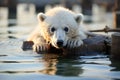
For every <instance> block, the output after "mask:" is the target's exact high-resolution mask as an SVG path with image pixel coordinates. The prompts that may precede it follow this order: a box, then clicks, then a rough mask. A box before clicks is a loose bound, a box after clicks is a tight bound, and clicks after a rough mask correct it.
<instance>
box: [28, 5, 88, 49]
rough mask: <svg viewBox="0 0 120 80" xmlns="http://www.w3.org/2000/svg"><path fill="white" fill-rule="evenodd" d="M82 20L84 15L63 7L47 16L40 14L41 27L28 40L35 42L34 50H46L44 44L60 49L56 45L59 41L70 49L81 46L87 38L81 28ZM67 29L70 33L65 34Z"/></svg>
mask: <svg viewBox="0 0 120 80" xmlns="http://www.w3.org/2000/svg"><path fill="white" fill-rule="evenodd" d="M82 19H83V15H82V14H75V13H74V12H72V11H70V10H68V9H66V8H63V7H56V8H53V9H51V10H49V11H48V12H46V13H45V14H44V13H39V14H38V20H39V26H38V28H37V29H36V30H35V31H34V32H33V33H32V36H30V37H29V39H28V40H29V41H33V42H34V46H33V50H34V51H43V50H45V49H46V48H45V47H46V46H44V44H46V43H47V42H49V43H50V44H52V45H53V46H54V47H56V48H59V47H58V46H57V44H56V42H57V40H63V41H64V42H63V46H67V47H68V48H74V47H79V46H81V45H82V44H83V41H82V40H83V39H85V38H86V37H87V35H86V34H85V33H84V31H83V30H82V28H81V27H80V26H79V23H80V22H81V21H82ZM52 27H54V28H55V31H54V32H51V31H50V29H51V28H52ZM65 27H67V28H68V32H65V30H64V28H65ZM41 38H42V39H41ZM41 47H42V48H41Z"/></svg>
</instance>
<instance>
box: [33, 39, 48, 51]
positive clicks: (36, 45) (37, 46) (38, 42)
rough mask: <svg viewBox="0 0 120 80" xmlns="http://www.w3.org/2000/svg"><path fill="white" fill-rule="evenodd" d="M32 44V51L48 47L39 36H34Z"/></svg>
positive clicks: (44, 49)
mask: <svg viewBox="0 0 120 80" xmlns="http://www.w3.org/2000/svg"><path fill="white" fill-rule="evenodd" d="M33 42H34V45H33V47H32V48H33V51H35V52H41V51H46V50H47V49H48V48H47V46H48V44H47V43H46V42H45V41H44V40H42V39H41V37H38V38H36V39H35V40H34V41H33Z"/></svg>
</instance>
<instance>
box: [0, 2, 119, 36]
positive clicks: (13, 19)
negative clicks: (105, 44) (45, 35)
mask: <svg viewBox="0 0 120 80" xmlns="http://www.w3.org/2000/svg"><path fill="white" fill-rule="evenodd" d="M119 4H120V1H119V0H0V27H1V30H0V33H5V32H6V29H5V27H7V33H8V34H9V35H12V33H14V32H19V31H21V32H20V33H21V35H23V34H24V33H25V32H27V30H28V27H29V29H31V30H32V29H33V27H35V26H36V25H37V19H36V15H37V13H39V12H46V11H47V10H49V9H51V8H53V7H54V6H59V5H60V6H64V7H66V8H69V9H70V10H73V11H74V12H76V13H83V14H84V16H85V17H84V24H83V25H84V26H85V27H87V29H89V30H90V29H101V28H104V27H105V26H106V25H107V26H109V27H110V28H116V27H119V26H120V23H119V21H120V19H119V18H118V17H119V16H120V12H119V11H120V7H119V6H118V5H119ZM118 14H119V15H118ZM116 16H117V17H116ZM18 26H19V28H18ZM31 26H32V27H31ZM8 27H14V28H9V30H8ZM16 27H17V29H16ZM22 31H23V32H22ZM0 37H1V35H0ZM7 37H18V38H20V35H19V36H17V35H14V36H8V35H7ZM2 38H3V36H2Z"/></svg>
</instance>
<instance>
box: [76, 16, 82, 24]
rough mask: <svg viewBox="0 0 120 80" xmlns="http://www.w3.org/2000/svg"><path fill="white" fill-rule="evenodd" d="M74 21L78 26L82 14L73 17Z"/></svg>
mask: <svg viewBox="0 0 120 80" xmlns="http://www.w3.org/2000/svg"><path fill="white" fill-rule="evenodd" d="M75 20H76V22H77V23H78V24H79V23H80V22H81V21H82V20H83V14H77V15H75Z"/></svg>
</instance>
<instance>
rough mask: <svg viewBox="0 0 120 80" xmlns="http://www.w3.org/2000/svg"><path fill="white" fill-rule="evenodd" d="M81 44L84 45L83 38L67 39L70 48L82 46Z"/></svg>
mask: <svg viewBox="0 0 120 80" xmlns="http://www.w3.org/2000/svg"><path fill="white" fill-rule="evenodd" d="M81 45H83V41H82V40H68V41H67V47H68V48H76V47H80V46H81Z"/></svg>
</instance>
